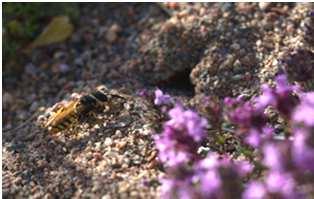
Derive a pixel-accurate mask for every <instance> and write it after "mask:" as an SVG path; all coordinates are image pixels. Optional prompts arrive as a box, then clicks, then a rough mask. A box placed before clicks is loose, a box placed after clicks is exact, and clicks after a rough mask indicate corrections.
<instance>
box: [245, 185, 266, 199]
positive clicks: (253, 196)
mask: <svg viewBox="0 0 314 199" xmlns="http://www.w3.org/2000/svg"><path fill="white" fill-rule="evenodd" d="M266 194H267V192H266V189H265V186H264V184H263V183H261V182H258V181H253V182H250V183H249V184H248V185H247V187H246V189H245V191H244V193H243V195H242V196H243V199H263V198H265V196H266Z"/></svg>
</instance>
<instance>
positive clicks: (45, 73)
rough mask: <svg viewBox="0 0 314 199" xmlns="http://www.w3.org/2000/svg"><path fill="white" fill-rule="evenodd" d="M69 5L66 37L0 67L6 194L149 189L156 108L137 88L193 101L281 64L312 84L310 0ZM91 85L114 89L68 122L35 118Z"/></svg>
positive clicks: (240, 86)
mask: <svg viewBox="0 0 314 199" xmlns="http://www.w3.org/2000/svg"><path fill="white" fill-rule="evenodd" d="M80 12H81V16H80V18H79V20H78V21H77V22H76V29H75V32H74V33H73V35H72V36H71V38H70V39H69V40H68V41H67V42H64V43H61V44H54V45H50V46H47V47H43V48H39V49H35V50H33V52H32V53H31V55H30V57H29V59H28V60H27V62H25V63H24V66H25V67H24V72H23V73H20V74H16V75H10V76H9V75H7V73H6V72H5V71H4V74H3V82H4V84H3V96H2V97H3V128H4V129H5V131H4V132H3V144H2V146H3V148H2V155H3V167H2V169H3V175H2V177H3V184H2V188H3V196H4V197H6V198H13V197H14V198H17V197H18V198H28V197H30V196H32V197H33V198H70V197H72V198H158V197H159V188H160V183H159V181H158V179H159V178H160V177H161V176H162V175H163V170H162V167H161V166H160V164H159V163H158V159H157V158H156V157H157V151H156V149H155V147H154V143H153V141H152V135H153V134H155V133H156V132H159V131H160V128H161V124H162V121H163V119H164V116H163V115H162V114H161V113H160V111H159V110H158V109H157V108H156V107H155V106H154V105H153V103H152V101H151V100H150V99H144V98H141V97H138V96H137V95H136V93H137V91H139V90H141V89H146V90H148V91H149V92H152V91H153V90H154V89H155V88H156V87H160V88H162V89H163V90H165V91H166V92H167V93H169V94H171V95H173V96H175V97H176V98H178V99H180V100H182V101H183V103H184V104H190V105H191V106H193V107H196V108H197V107H198V105H200V103H201V102H200V101H199V99H201V98H198V96H206V95H212V96H215V97H217V98H218V99H221V98H223V97H225V96H230V95H231V96H236V95H239V94H241V95H246V96H248V97H252V96H254V95H256V94H257V92H258V89H259V85H260V84H261V83H266V82H267V83H272V80H273V78H274V76H275V75H276V74H277V73H279V72H281V71H287V73H288V75H289V79H290V80H291V81H295V82H296V83H299V84H301V85H303V86H305V89H307V90H313V89H314V86H313V75H312V74H314V72H313V67H312V66H313V60H314V58H313V54H314V47H313V38H314V37H313V27H314V25H313V20H314V19H313V16H311V13H312V12H313V4H310V3H300V4H298V3H297V4H295V3H195V4H193V3H173V4H159V3H141V4H139V3H128V4H126V3H116V4H109V3H97V4H91V3H90V4H80ZM99 85H105V86H106V87H108V88H109V89H110V90H111V91H112V92H115V93H117V94H121V95H123V96H125V100H124V101H122V102H120V101H117V102H115V103H116V104H115V107H114V108H113V109H112V112H110V113H108V112H106V113H101V114H99V115H98V116H99V118H100V119H99V120H97V121H95V120H93V119H88V118H87V119H86V121H84V122H81V123H79V124H77V125H76V128H75V130H72V131H68V132H67V131H65V132H59V133H56V134H51V133H49V132H47V130H45V129H44V128H42V127H41V124H42V123H43V122H44V121H45V120H46V119H47V117H48V116H49V113H50V112H51V110H52V109H53V106H54V105H55V104H57V103H58V104H62V103H66V102H67V101H69V100H70V99H71V98H75V96H79V95H82V94H85V93H88V92H90V91H91V90H94V89H95V88H96V87H97V86H99ZM200 112H201V114H204V116H205V117H208V118H209V119H211V118H210V116H209V115H208V113H206V112H204V113H203V112H202V111H200ZM12 128H13V130H10V131H7V129H12ZM228 139H229V138H228ZM230 140H231V141H230V142H237V141H238V140H234V138H232V137H230ZM204 147H205V148H206V150H208V149H215V148H217V149H216V150H219V151H220V150H222V151H226V150H231V151H232V150H233V149H232V144H229V145H227V146H220V145H216V144H215V143H212V141H211V140H209V142H208V144H207V145H206V146H204ZM221 148H223V149H221ZM204 150H205V149H204Z"/></svg>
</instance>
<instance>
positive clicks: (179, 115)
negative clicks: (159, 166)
mask: <svg viewBox="0 0 314 199" xmlns="http://www.w3.org/2000/svg"><path fill="white" fill-rule="evenodd" d="M169 117H170V120H169V121H167V122H166V123H165V124H164V129H163V133H162V134H161V135H157V136H156V137H155V141H156V146H157V149H158V150H159V158H160V160H161V161H162V162H163V163H165V164H166V165H168V166H175V165H178V164H181V163H186V162H188V161H189V160H191V159H194V158H196V157H195V155H197V149H198V147H200V144H201V141H202V140H203V139H204V137H205V136H206V134H205V131H204V129H205V128H206V127H207V121H206V120H205V119H204V118H201V117H199V116H198V115H197V114H196V113H195V112H193V111H191V110H184V109H183V107H182V106H181V105H176V106H175V107H174V108H172V109H171V110H169Z"/></svg>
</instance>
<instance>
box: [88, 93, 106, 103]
mask: <svg viewBox="0 0 314 199" xmlns="http://www.w3.org/2000/svg"><path fill="white" fill-rule="evenodd" d="M91 95H92V96H93V97H95V98H96V99H97V100H99V101H101V102H108V96H107V95H106V94H105V93H104V92H102V91H100V90H98V91H95V92H92V93H91Z"/></svg>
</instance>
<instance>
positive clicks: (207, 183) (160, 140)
mask: <svg viewBox="0 0 314 199" xmlns="http://www.w3.org/2000/svg"><path fill="white" fill-rule="evenodd" d="M169 117H170V119H169V120H168V121H167V122H165V124H164V128H163V132H162V134H161V135H157V136H156V137H155V142H156V147H157V149H158V150H159V159H160V161H161V162H162V163H164V165H165V167H166V173H167V177H166V178H164V179H162V187H161V189H162V194H163V197H166V198H217V197H220V196H223V195H224V194H226V193H229V192H228V191H224V190H225V189H229V190H232V192H233V193H234V194H238V196H240V195H239V194H240V193H241V192H239V191H238V188H239V189H241V183H240V182H241V181H240V177H243V176H245V175H246V174H247V173H248V172H250V171H251V170H252V168H253V167H252V165H251V164H250V163H249V162H246V161H237V162H234V161H233V160H231V159H230V158H228V157H219V156H218V155H217V154H214V153H210V154H208V156H207V157H206V158H201V157H200V155H199V154H198V153H197V150H198V148H199V147H200V146H201V143H202V142H203V141H204V139H205V137H206V132H205V128H206V127H207V125H208V124H207V121H206V120H205V119H204V118H202V117H200V116H199V115H198V114H197V113H195V112H193V111H191V110H184V109H183V107H182V106H181V105H176V106H175V107H174V108H173V109H171V110H169ZM226 171H228V172H227V175H225V174H226ZM231 176H232V177H233V179H232V180H231V179H229V177H231ZM226 182H228V183H226ZM235 185H238V187H237V186H235Z"/></svg>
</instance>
